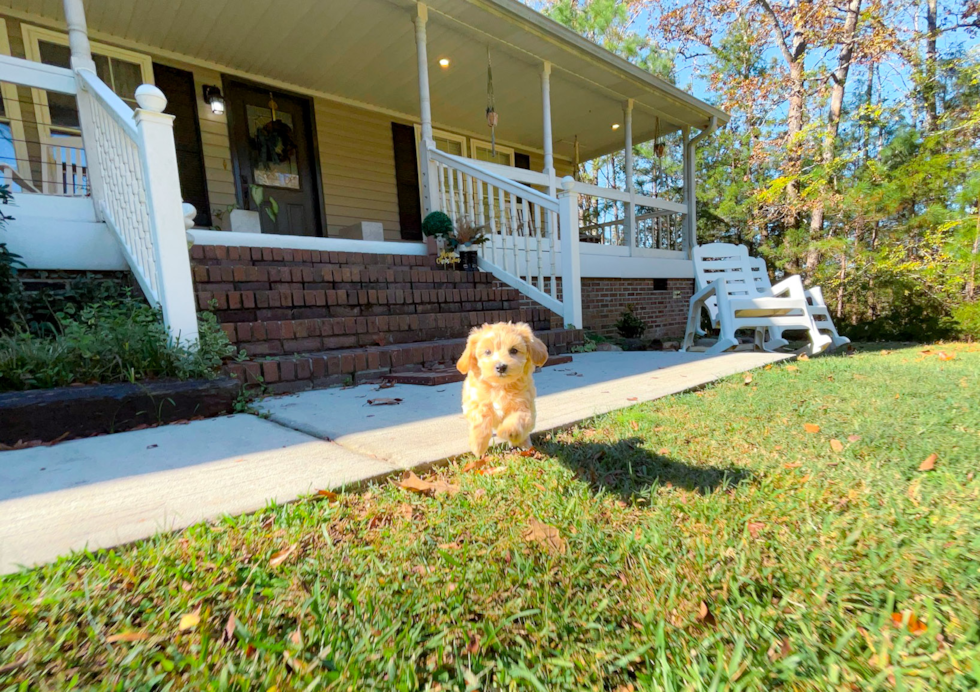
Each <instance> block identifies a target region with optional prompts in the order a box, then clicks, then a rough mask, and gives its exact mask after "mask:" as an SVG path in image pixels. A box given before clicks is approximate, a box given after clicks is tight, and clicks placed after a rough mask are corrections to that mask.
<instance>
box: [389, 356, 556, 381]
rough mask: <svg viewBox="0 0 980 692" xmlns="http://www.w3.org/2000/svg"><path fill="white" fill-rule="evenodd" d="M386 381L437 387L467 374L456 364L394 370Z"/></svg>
mask: <svg viewBox="0 0 980 692" xmlns="http://www.w3.org/2000/svg"><path fill="white" fill-rule="evenodd" d="M571 362H572V357H571V356H570V355H568V354H564V355H555V356H548V362H547V363H545V364H544V367H546V368H550V367H552V366H553V365H564V364H565V363H571ZM384 379H385V381H386V382H391V383H392V384H417V385H422V386H425V387H437V386H440V385H444V384H452V383H453V382H462V381H463V380H465V379H466V375H464V374H463V373H461V372H460V371H459V370H457V369H456V368H455V367H454V366H449V367H444V368H436V369H433V370H420V371H418V372H393V373H391V374H390V375H386V376H385V378H384Z"/></svg>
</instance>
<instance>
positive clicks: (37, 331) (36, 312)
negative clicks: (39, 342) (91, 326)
mask: <svg viewBox="0 0 980 692" xmlns="http://www.w3.org/2000/svg"><path fill="white" fill-rule="evenodd" d="M49 276H50V275H49V273H48V272H39V273H38V274H37V278H39V279H41V280H42V282H43V283H42V285H41V287H40V288H37V289H32V290H25V291H24V292H23V295H22V297H21V304H20V309H19V311H18V312H19V315H18V321H19V322H20V326H21V327H24V328H26V329H27V331H29V332H30V333H31V334H34V335H35V336H53V335H55V334H59V333H60V332H61V327H60V326H59V325H58V315H60V314H62V313H70V314H74V313H72V312H71V311H73V310H74V311H75V312H77V311H79V310H81V309H82V308H84V307H85V306H87V305H93V304H95V303H106V302H115V303H123V302H126V301H127V300H134V299H135V298H137V297H138V295H139V292H138V291H134V290H133V289H132V288H131V286H132V281H131V275H130V274H128V273H125V272H120V273H119V275H118V276H114V275H105V274H91V273H87V274H85V275H83V276H77V277H75V278H73V279H71V280H69V281H67V282H65V283H64V284H63V285H58V283H56V282H57V281H58V279H57V274H54V275H53V276H50V280H49V281H44V280H45V279H48V278H49ZM45 284H46V285H45Z"/></svg>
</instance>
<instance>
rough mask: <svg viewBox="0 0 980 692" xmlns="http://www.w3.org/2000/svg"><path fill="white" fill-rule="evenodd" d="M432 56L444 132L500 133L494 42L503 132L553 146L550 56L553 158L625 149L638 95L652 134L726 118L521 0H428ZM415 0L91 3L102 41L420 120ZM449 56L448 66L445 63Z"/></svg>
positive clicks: (49, 0) (27, 7) (44, 6)
mask: <svg viewBox="0 0 980 692" xmlns="http://www.w3.org/2000/svg"><path fill="white" fill-rule="evenodd" d="M428 5H429V22H428V55H429V61H430V65H429V76H430V93H431V98H432V114H433V120H434V124H435V126H436V127H437V128H444V129H452V130H459V131H464V132H467V133H470V134H471V135H474V136H484V137H487V138H488V137H489V130H488V128H487V125H486V117H485V114H484V111H485V109H486V101H487V96H486V68H487V46H488V45H489V46H490V51H491V55H492V60H493V78H494V92H495V103H496V110H497V112H498V114H499V116H500V120H499V125H498V128H497V137H498V141H500V142H506V143H512V144H517V145H521V146H524V147H528V148H531V149H534V150H540V149H541V148H542V133H541V84H540V69H541V64H542V61H544V60H547V61H550V62H551V63H552V65H553V68H552V77H551V94H552V95H551V100H552V127H553V134H554V140H555V153H556V155H558V156H564V157H566V158H569V159H571V158H572V157H573V153H574V145H573V142H574V140H575V137H576V136H578V139H579V145H580V152H581V157H582V160H583V161H584V160H588V159H590V158H593V157H595V156H599V155H602V154H605V153H609V152H611V151H616V150H619V149H622V148H623V129H622V128H620V129H618V130H613V129H612V125H613V123H621V122H622V119H623V112H622V104H623V101H624V100H625V99H627V98H632V99H634V100H635V105H634V111H633V133H634V136H633V139H634V141H635V142H642V141H644V140H647V139H651V138H652V137H654V135H655V133H656V132H657V128H658V118H659V130H660V132H661V133H666V132H671V131H674V130H677V129H679V128H680V127H684V126H690V127H693V128H694V129H701V128H704V127H706V126H707V124H708V122H709V120H710V118H711V117H712V116H715V117H717V118H718V120H719V122H721V123H724V122H726V121H727V120H728V116H727V115H726V114H724V113H723V112H721V111H719V110H717V109H715V108H713V107H711V106H709V105H708V104H705V103H703V102H701V101H699V100H697V99H695V98H693V97H692V96H690V95H688V94H686V93H684V92H683V91H681V90H679V89H677V88H675V87H673V86H672V85H669V84H667V83H666V82H663V81H661V80H658V79H656V78H654V77H651V76H650V75H648V74H646V73H644V72H643V71H642V70H639V69H638V68H635V67H633V66H632V65H630V64H629V63H627V62H625V61H623V60H620V59H619V58H616V57H615V56H612V55H611V54H609V53H608V52H606V51H604V50H602V49H600V48H597V47H596V46H594V45H593V44H591V43H589V42H588V41H585V40H584V39H581V38H580V37H578V36H577V35H575V34H573V33H572V32H570V31H568V30H566V29H565V28H564V27H561V26H559V25H558V24H556V23H554V22H552V21H551V20H548V19H547V18H545V17H543V16H541V15H540V14H538V13H536V12H534V11H532V10H530V9H528V8H527V7H525V6H524V5H522V4H521V3H519V2H517V0H430V2H429V3H428ZM0 7H10V8H11V9H13V10H18V11H21V12H28V13H32V14H40V15H43V16H44V17H46V18H48V19H49V20H53V21H55V22H59V23H63V19H64V17H63V10H62V2H61V0H0ZM414 12H415V2H414V0H330V2H323V0H210V1H208V2H199V1H197V0H98V1H97V2H95V1H92V0H89V1H88V2H87V3H86V13H87V19H88V25H89V31H90V33H91V35H92V37H93V38H94V39H100V40H103V41H112V40H115V41H116V42H117V43H120V44H122V45H129V46H136V47H139V46H143V47H152V48H153V49H155V52H159V53H160V54H161V55H164V56H167V55H169V56H171V57H174V58H181V59H184V60H187V61H188V62H192V63H193V62H197V63H199V64H206V65H209V66H212V67H218V68H219V69H224V70H225V71H227V72H229V73H231V74H238V75H242V76H251V77H252V78H253V79H262V78H265V79H269V80H272V81H275V82H278V83H279V84H280V85H286V86H290V87H292V88H293V89H295V90H296V91H300V92H305V93H313V94H322V95H333V96H337V97H342V98H344V99H348V100H352V101H355V102H359V103H363V104H366V105H370V106H375V107H379V108H383V109H386V110H388V111H391V112H392V113H393V114H399V115H402V116H403V117H406V118H409V119H412V120H417V119H418V112H419V102H418V81H417V70H416V56H415V36H414V33H415V29H414V25H413V21H412V20H413V16H414ZM444 57H445V58H448V59H449V60H450V66H449V68H448V69H443V68H440V67H439V64H438V61H439V59H440V58H444Z"/></svg>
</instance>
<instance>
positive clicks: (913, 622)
mask: <svg viewBox="0 0 980 692" xmlns="http://www.w3.org/2000/svg"><path fill="white" fill-rule="evenodd" d="M906 613H908V616H909V624H908V628H907V629H908V631H909V632H911V633H912V634H916V635H918V634H922V633H923V632H925V631H926V630H927V629H929V628H928V627H926V624H925V623H924V622H922V621H921V620H919V619H918V618H917V617H915V613H913V612H910V611H905V612H904V613H892V624H893V625H895V627H903V626H904V622H905V614H906Z"/></svg>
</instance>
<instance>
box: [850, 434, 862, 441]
mask: <svg viewBox="0 0 980 692" xmlns="http://www.w3.org/2000/svg"><path fill="white" fill-rule="evenodd" d="M860 439H861V436H860V435H848V436H847V441H848V442H857V441H859V440H860Z"/></svg>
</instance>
